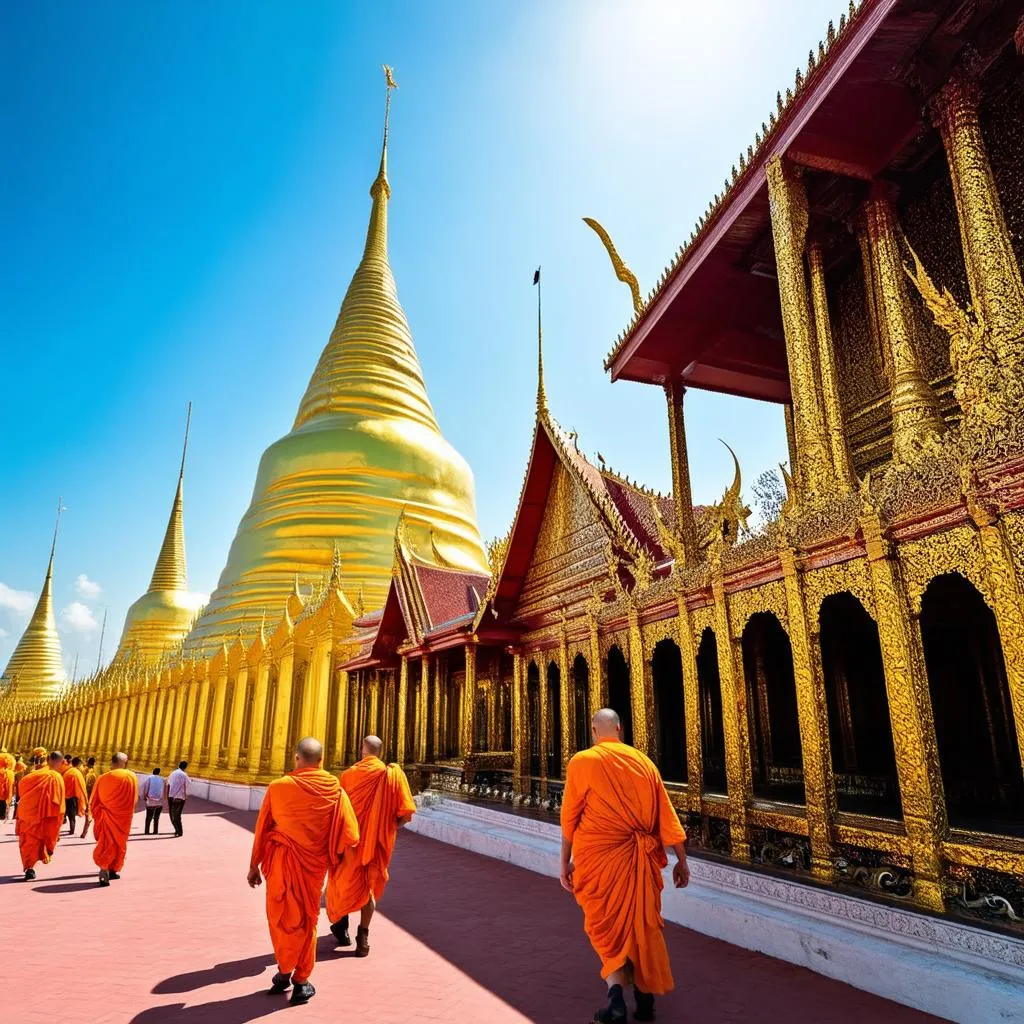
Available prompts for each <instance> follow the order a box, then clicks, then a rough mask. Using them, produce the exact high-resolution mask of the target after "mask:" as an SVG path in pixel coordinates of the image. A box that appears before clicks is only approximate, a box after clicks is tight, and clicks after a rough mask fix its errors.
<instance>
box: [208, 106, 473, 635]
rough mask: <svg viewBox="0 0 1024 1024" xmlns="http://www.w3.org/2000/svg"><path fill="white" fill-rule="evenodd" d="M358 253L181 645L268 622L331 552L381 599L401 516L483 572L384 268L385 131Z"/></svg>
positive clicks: (352, 579) (353, 581)
mask: <svg viewBox="0 0 1024 1024" xmlns="http://www.w3.org/2000/svg"><path fill="white" fill-rule="evenodd" d="M370 195H371V196H372V198H373V206H372V209H371V211H370V224H369V229H368V230H367V234H366V247H365V249H364V251H363V258H362V260H361V261H360V263H359V266H358V267H357V268H356V272H355V275H354V276H353V278H352V282H351V284H350V285H349V287H348V291H347V293H346V294H345V299H344V301H343V302H342V305H341V312H340V313H339V314H338V320H337V323H336V324H335V327H334V331H333V332H332V333H331V337H330V340H329V341H328V343H327V346H326V348H325V349H324V351H323V353H322V354H321V356H320V361H319V363H318V364H317V367H316V370H315V372H314V373H313V376H312V378H311V380H310V382H309V386H308V388H307V389H306V394H305V395H304V396H303V399H302V402H301V404H300V405H299V411H298V414H297V416H296V417H295V424H294V426H293V427H292V430H291V432H290V433H288V434H287V435H285V436H284V437H283V438H281V439H280V440H279V441H277V442H275V443H274V444H272V445H271V446H270V447H269V448H268V449H267V450H266V452H264V454H263V458H262V460H261V461H260V468H259V473H258V474H257V477H256V485H255V488H254V490H253V496H252V502H251V504H250V505H249V509H248V511H247V512H246V513H245V515H244V516H243V517H242V521H241V523H240V524H239V527H238V533H237V534H236V536H235V540H234V542H233V543H232V545H231V550H230V552H229V554H228V561H227V565H226V566H225V568H224V571H223V572H222V573H221V577H220V582H219V584H218V586H217V589H216V590H215V591H214V593H213V595H212V597H211V599H210V603H209V605H208V606H207V608H206V610H205V612H204V613H203V615H202V616H201V617H200V619H199V621H198V622H197V624H196V627H195V629H194V630H193V632H192V634H191V635H190V637H189V641H188V646H189V647H190V648H199V649H204V650H209V649H211V648H212V647H213V646H215V645H216V644H218V643H220V641H221V639H222V638H224V637H228V636H232V635H234V634H236V633H237V632H238V631H239V629H241V630H243V631H244V632H246V633H248V632H251V631H255V630H257V629H258V628H259V625H260V622H261V620H262V618H263V614H264V612H266V613H268V614H270V615H273V616H274V617H275V618H276V617H277V615H278V614H279V613H280V610H281V608H282V607H283V605H284V602H285V601H286V600H287V598H288V595H289V594H290V593H291V592H292V589H293V587H294V586H295V579H296V574H299V575H300V576H302V575H306V574H315V575H316V576H317V577H320V576H321V575H322V574H323V573H324V571H325V570H327V569H328V568H329V567H330V565H331V559H332V555H333V551H334V547H335V545H337V546H338V548H339V549H340V552H341V561H342V574H343V578H344V579H345V581H346V585H347V586H348V587H349V588H351V591H352V592H353V593H354V592H356V591H357V590H359V589H360V588H361V589H362V591H363V594H364V598H365V601H366V606H367V607H370V608H373V607H377V606H379V605H380V604H381V603H383V600H384V597H385V593H386V590H387V585H388V583H389V581H390V578H391V567H392V556H393V540H394V534H395V526H396V524H397V522H398V517H399V515H401V514H402V512H403V510H404V512H405V522H406V525H407V533H408V536H409V540H410V543H411V544H412V546H413V547H414V548H417V549H420V550H423V551H424V552H437V553H439V554H440V555H441V557H442V558H443V560H444V561H445V562H447V563H448V564H450V565H452V566H455V567H459V568H465V569H475V570H479V571H483V572H486V571H487V563H486V559H485V556H484V552H483V545H482V543H481V539H480V531H479V528H478V526H477V521H476V502H475V497H474V487H473V475H472V472H471V470H470V468H469V466H468V464H467V463H466V461H465V460H464V459H463V458H462V456H461V455H459V453H458V452H457V451H455V449H454V448H453V447H452V446H451V445H450V444H449V443H448V442H447V441H446V440H445V438H444V437H443V436H442V434H441V430H440V428H439V427H438V424H437V420H436V418H435V416H434V410H433V408H432V407H431V405H430V399H429V398H428V397H427V391H426V387H425V385H424V383H423V372H422V370H421V369H420V364H419V360H418V358H417V356H416V350H415V348H414V347H413V340H412V333H411V331H410V330H409V324H408V321H407V320H406V317H405V312H404V311H403V309H402V307H401V305H400V303H399V301H398V290H397V288H396V286H395V279H394V277H393V275H392V272H391V266H390V264H389V263H388V250H387V213H388V200H389V198H390V196H391V188H390V185H389V184H388V177H387V124H386V122H385V134H384V148H383V152H382V154H381V162H380V171H379V173H378V175H377V178H376V180H375V181H374V183H373V186H372V187H371V189H370Z"/></svg>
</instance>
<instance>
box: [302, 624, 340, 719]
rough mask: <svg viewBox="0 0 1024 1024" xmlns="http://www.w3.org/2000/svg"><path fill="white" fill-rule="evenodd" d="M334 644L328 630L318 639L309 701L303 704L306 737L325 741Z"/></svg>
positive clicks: (311, 659) (311, 664) (311, 666)
mask: <svg viewBox="0 0 1024 1024" xmlns="http://www.w3.org/2000/svg"><path fill="white" fill-rule="evenodd" d="M332 644H333V641H332V636H331V631H330V630H329V629H328V630H326V631H325V632H324V633H322V634H321V635H320V636H318V637H317V638H316V642H315V643H314V645H313V650H312V651H311V652H310V656H309V672H308V678H309V684H308V689H307V690H306V696H307V700H306V701H305V702H304V703H303V719H304V720H305V722H306V724H307V726H308V729H306V730H305V731H303V735H304V736H322V737H324V738H325V739H326V737H327V708H328V705H329V700H328V698H329V696H330V686H331V647H332ZM307 708H308V711H307Z"/></svg>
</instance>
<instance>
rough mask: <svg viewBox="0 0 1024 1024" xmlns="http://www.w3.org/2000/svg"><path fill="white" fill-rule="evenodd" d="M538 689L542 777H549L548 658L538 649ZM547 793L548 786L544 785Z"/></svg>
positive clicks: (544, 790)
mask: <svg viewBox="0 0 1024 1024" xmlns="http://www.w3.org/2000/svg"><path fill="white" fill-rule="evenodd" d="M537 674H538V679H537V682H538V690H539V694H538V696H539V697H540V777H541V779H547V777H548V757H549V755H550V754H551V751H552V750H553V749H554V747H553V745H552V742H551V715H550V709H549V708H548V660H547V658H545V657H544V652H543V651H537ZM541 792H542V793H546V792H547V789H546V787H542V789H541Z"/></svg>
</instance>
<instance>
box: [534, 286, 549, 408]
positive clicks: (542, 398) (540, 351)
mask: <svg viewBox="0 0 1024 1024" xmlns="http://www.w3.org/2000/svg"><path fill="white" fill-rule="evenodd" d="M533 283H534V284H535V285H536V286H537V412H538V414H540V413H546V412H547V410H548V396H547V392H546V391H545V390H544V332H543V330H542V328H541V315H540V267H538V268H537V269H536V270H535V271H534V272H533Z"/></svg>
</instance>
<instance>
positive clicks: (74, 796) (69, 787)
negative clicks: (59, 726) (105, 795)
mask: <svg viewBox="0 0 1024 1024" xmlns="http://www.w3.org/2000/svg"><path fill="white" fill-rule="evenodd" d="M81 764H82V759H81V758H80V757H73V758H72V759H71V764H70V765H69V766H68V770H67V771H66V772H64V817H65V819H66V820H67V823H68V835H69V836H73V835H74V834H75V820H76V819H77V817H78V814H79V812H81V813H82V814H86V813H87V809H88V805H89V800H88V797H87V796H86V793H85V776H84V775H83V774H82V769H81Z"/></svg>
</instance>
